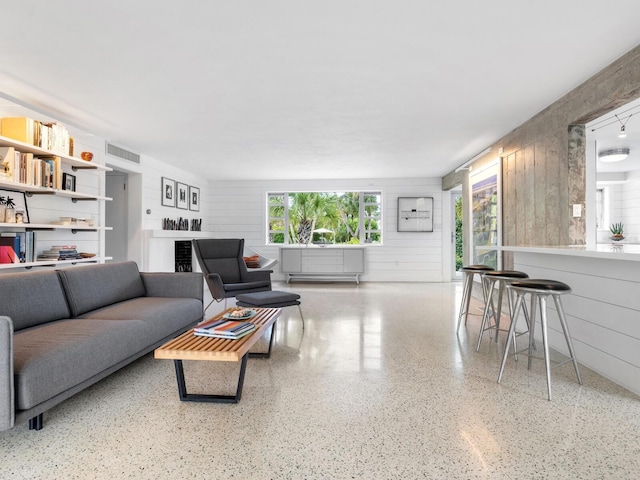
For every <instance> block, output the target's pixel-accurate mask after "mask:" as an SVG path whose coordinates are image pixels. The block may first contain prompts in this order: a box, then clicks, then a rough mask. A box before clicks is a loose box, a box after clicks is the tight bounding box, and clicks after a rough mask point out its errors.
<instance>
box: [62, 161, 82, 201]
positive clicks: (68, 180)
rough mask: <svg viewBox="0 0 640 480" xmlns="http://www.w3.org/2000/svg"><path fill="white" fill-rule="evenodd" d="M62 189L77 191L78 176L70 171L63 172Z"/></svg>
mask: <svg viewBox="0 0 640 480" xmlns="http://www.w3.org/2000/svg"><path fill="white" fill-rule="evenodd" d="M83 153H84V152H83ZM62 189H63V190H70V191H72V192H75V191H76V176H75V175H71V174H70V173H63V174H62Z"/></svg>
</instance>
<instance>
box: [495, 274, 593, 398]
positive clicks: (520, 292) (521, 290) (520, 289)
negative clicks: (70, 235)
mask: <svg viewBox="0 0 640 480" xmlns="http://www.w3.org/2000/svg"><path fill="white" fill-rule="evenodd" d="M507 288H508V289H512V290H513V291H514V292H515V294H516V305H515V307H514V312H518V311H519V310H518V309H519V307H520V305H521V304H522V303H523V302H524V296H525V295H526V294H530V295H531V319H530V325H529V347H528V349H527V354H528V355H529V361H528V364H527V368H528V369H530V368H531V360H532V355H531V349H532V346H533V330H534V327H535V320H536V304H537V305H538V306H539V308H540V324H541V326H542V344H543V347H544V363H545V370H546V374H547V392H548V396H549V400H551V365H550V361H549V341H548V339H547V297H548V296H552V297H553V301H554V303H555V306H556V310H557V311H558V318H559V319H560V325H561V326H562V331H563V333H564V338H565V341H566V342H567V347H568V349H569V355H570V358H569V359H568V360H565V361H564V362H561V363H559V364H557V365H554V366H555V367H559V366H560V365H564V364H565V363H567V362H570V361H572V362H573V368H574V369H575V371H576V376H577V377H578V383H579V384H580V385H582V377H580V371H579V370H578V362H577V360H576V354H575V351H574V349H573V342H572V341H571V336H570V334H569V326H568V325H567V320H566V319H565V316H564V309H563V308H562V302H561V301H560V296H561V295H565V294H567V293H571V287H569V285H567V284H566V283H562V282H558V281H556V280H541V279H525V280H517V281H512V282H511V283H510V284H509V285H507ZM516 320H517V316H516V317H515V318H512V320H511V326H510V327H509V333H508V334H507V345H506V346H505V349H504V355H503V356H502V365H500V373H499V374H498V383H500V381H501V380H502V374H503V373H504V366H505V364H506V363H507V356H508V354H509V339H510V338H511V337H512V336H515V325H516ZM514 338H515V337H514Z"/></svg>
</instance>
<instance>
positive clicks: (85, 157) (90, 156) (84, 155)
mask: <svg viewBox="0 0 640 480" xmlns="http://www.w3.org/2000/svg"><path fill="white" fill-rule="evenodd" d="M80 158H81V159H83V160H86V161H87V162H90V161H91V160H93V153H91V152H82V153H81V154H80Z"/></svg>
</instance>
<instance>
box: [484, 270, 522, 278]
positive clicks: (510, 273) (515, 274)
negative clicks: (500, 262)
mask: <svg viewBox="0 0 640 480" xmlns="http://www.w3.org/2000/svg"><path fill="white" fill-rule="evenodd" d="M483 275H484V276H485V277H504V278H529V275H527V274H526V273H524V272H519V271H517V270H492V271H490V272H485V273H483Z"/></svg>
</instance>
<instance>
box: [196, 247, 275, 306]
mask: <svg viewBox="0 0 640 480" xmlns="http://www.w3.org/2000/svg"><path fill="white" fill-rule="evenodd" d="M192 243H193V250H194V251H195V254H196V258H197V259H198V263H199V264H200V268H201V270H202V273H203V275H204V279H205V281H206V282H207V286H208V287H209V291H210V292H211V296H212V297H213V300H215V301H216V302H221V301H222V300H224V301H225V306H226V299H227V298H231V297H235V296H236V295H238V294H240V293H253V292H264V291H268V290H271V273H272V270H258V271H249V270H247V266H246V264H245V262H244V258H243V253H244V239H239V238H203V239H193V240H192ZM213 300H212V301H211V303H213ZM211 303H209V305H211ZM209 305H207V307H206V308H205V310H206V309H207V308H208V307H209Z"/></svg>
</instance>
